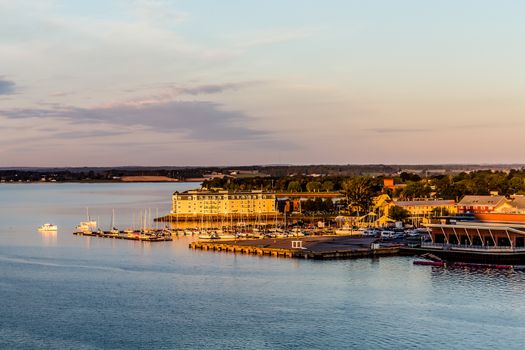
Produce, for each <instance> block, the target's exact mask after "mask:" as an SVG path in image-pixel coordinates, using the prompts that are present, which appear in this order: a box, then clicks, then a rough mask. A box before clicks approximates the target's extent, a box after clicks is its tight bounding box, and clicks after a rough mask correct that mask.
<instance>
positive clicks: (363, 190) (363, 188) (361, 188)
mask: <svg viewBox="0 0 525 350" xmlns="http://www.w3.org/2000/svg"><path fill="white" fill-rule="evenodd" d="M343 190H344V191H345V193H346V198H347V200H348V203H350V204H351V205H356V206H358V207H359V208H360V210H361V211H363V212H368V211H369V209H370V206H371V205H372V199H373V197H374V196H375V194H376V189H375V183H374V181H373V179H372V178H370V177H367V176H357V177H353V178H350V179H347V180H345V181H344V182H343Z"/></svg>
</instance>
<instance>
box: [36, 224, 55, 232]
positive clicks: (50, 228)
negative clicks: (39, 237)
mask: <svg viewBox="0 0 525 350" xmlns="http://www.w3.org/2000/svg"><path fill="white" fill-rule="evenodd" d="M57 230H58V226H57V225H53V224H43V225H42V226H40V227H39V228H38V231H41V232H56V231H57Z"/></svg>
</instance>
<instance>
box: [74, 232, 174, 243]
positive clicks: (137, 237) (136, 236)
mask: <svg viewBox="0 0 525 350" xmlns="http://www.w3.org/2000/svg"><path fill="white" fill-rule="evenodd" d="M73 234H74V235H77V236H88V237H100V238H113V239H125V240H128V241H144V242H166V241H172V240H173V238H172V237H171V236H169V235H167V234H163V233H157V232H153V233H144V232H139V231H135V232H129V233H128V232H124V231H120V232H118V233H116V232H109V231H92V232H81V231H77V232H73Z"/></svg>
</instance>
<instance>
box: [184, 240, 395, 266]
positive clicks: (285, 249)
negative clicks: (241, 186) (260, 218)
mask: <svg viewBox="0 0 525 350" xmlns="http://www.w3.org/2000/svg"><path fill="white" fill-rule="evenodd" d="M376 240H377V239H376V238H368V237H355V236H354V237H351V236H343V237H341V236H321V237H301V238H266V239H249V240H232V241H217V240H206V241H196V242H192V243H190V245H189V247H190V248H191V249H200V250H212V251H220V252H231V253H242V254H253V255H268V256H274V257H286V258H298V259H319V260H321V259H352V258H362V257H374V256H381V255H395V254H397V253H399V246H398V245H385V244H377V245H376V244H373V243H375V242H376ZM292 242H301V243H299V245H302V247H301V248H295V247H294V245H297V244H298V243H292Z"/></svg>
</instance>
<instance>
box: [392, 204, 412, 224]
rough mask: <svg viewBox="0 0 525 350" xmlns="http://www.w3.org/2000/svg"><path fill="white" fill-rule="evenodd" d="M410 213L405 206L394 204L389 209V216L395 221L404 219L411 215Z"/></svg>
mask: <svg viewBox="0 0 525 350" xmlns="http://www.w3.org/2000/svg"><path fill="white" fill-rule="evenodd" d="M409 215H410V213H409V212H408V210H406V209H405V208H403V207H400V206H397V205H395V206H393V207H391V208H390V210H388V217H389V218H390V219H392V220H395V221H404V220H406V219H407V218H408V217H409Z"/></svg>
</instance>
